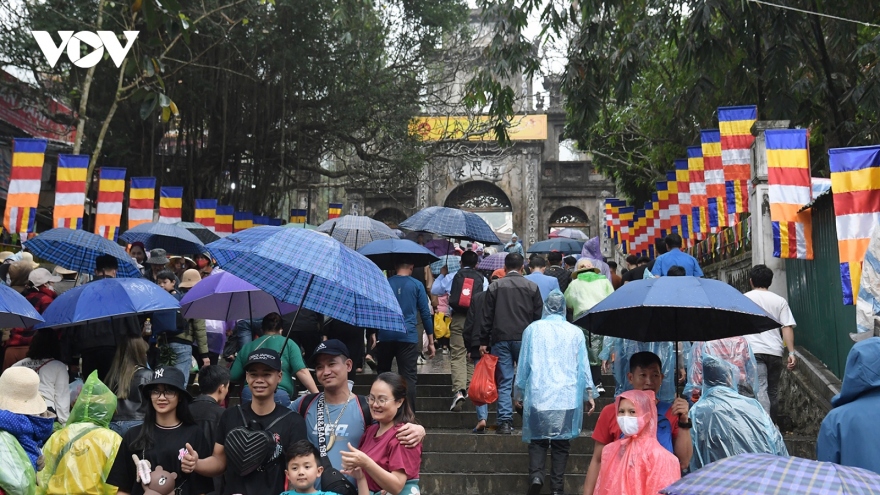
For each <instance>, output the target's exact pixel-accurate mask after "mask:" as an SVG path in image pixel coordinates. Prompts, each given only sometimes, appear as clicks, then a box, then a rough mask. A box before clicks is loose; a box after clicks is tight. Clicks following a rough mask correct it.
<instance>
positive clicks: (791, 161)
mask: <svg viewBox="0 0 880 495" xmlns="http://www.w3.org/2000/svg"><path fill="white" fill-rule="evenodd" d="M765 137H766V140H767V144H766V148H767V175H768V182H769V184H770V195H769V197H770V222H771V224H772V225H773V256H775V257H777V258H797V259H806V260H811V259H813V242H812V238H813V227H812V225H813V223H812V215H811V213H810V210H804V211H801V212H800V213H798V212H799V210H801V208H803V207H804V205H806V204H807V203H809V202H810V201H812V199H813V194H812V184H811V182H810V150H809V136H808V134H807V130H806V129H777V130H767V131H766V133H765Z"/></svg>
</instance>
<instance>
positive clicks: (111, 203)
mask: <svg viewBox="0 0 880 495" xmlns="http://www.w3.org/2000/svg"><path fill="white" fill-rule="evenodd" d="M124 195H125V169H124V168H110V167H101V170H100V171H99V172H98V211H97V213H96V214H95V233H96V234H98V235H99V236H101V237H103V238H105V239H110V240H111V241H115V240H116V238H117V237H118V236H119V223H120V221H121V219H122V197H123V196H124Z"/></svg>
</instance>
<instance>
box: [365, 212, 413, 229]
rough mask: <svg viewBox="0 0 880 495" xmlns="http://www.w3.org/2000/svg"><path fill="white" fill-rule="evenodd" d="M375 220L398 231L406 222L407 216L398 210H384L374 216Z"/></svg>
mask: <svg viewBox="0 0 880 495" xmlns="http://www.w3.org/2000/svg"><path fill="white" fill-rule="evenodd" d="M373 220H378V221H380V222H382V223H384V224H385V225H387V226H388V227H390V228H392V229H396V228H397V226H398V225H400V222H403V221H404V220H406V214H405V213H403V212H402V211H400V210H398V209H397V208H382V209H381V210H379V211H377V212H376V214H375V215H373Z"/></svg>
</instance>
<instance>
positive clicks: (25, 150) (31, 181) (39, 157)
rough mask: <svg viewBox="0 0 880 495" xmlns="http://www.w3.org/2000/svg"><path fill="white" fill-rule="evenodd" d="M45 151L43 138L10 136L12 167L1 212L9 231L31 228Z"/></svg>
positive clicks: (32, 226) (25, 232)
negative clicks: (4, 203) (4, 205)
mask: <svg viewBox="0 0 880 495" xmlns="http://www.w3.org/2000/svg"><path fill="white" fill-rule="evenodd" d="M45 154H46V140H45V139H13V140H12V170H11V171H10V173H9V189H8V194H7V196H6V211H5V214H4V215H3V226H4V227H6V230H8V231H9V232H10V233H13V234H14V233H18V234H22V235H24V234H27V233H29V232H33V231H34V218H35V217H36V215H37V204H38V203H39V202H40V181H41V180H42V179H43V161H44V159H45Z"/></svg>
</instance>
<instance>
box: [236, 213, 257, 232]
mask: <svg viewBox="0 0 880 495" xmlns="http://www.w3.org/2000/svg"><path fill="white" fill-rule="evenodd" d="M253 226H254V214H253V213H251V212H249V211H237V212H235V216H234V225H233V229H234V230H235V231H236V232H240V231H242V230H244V229H249V228H251V227H253Z"/></svg>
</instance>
